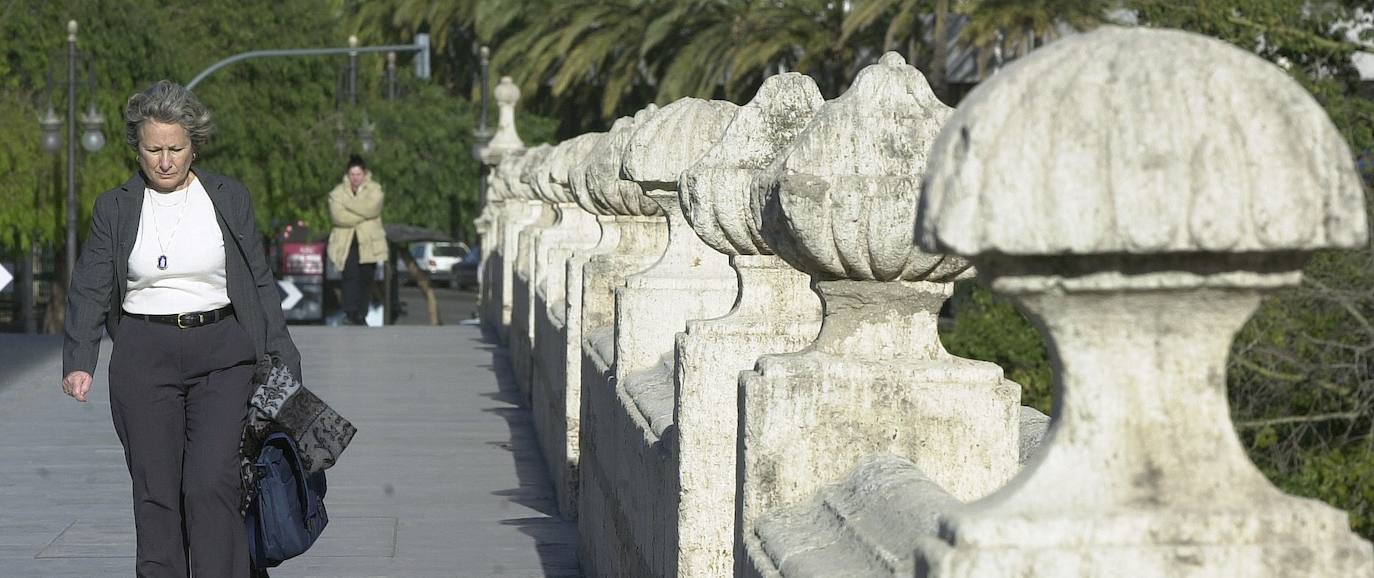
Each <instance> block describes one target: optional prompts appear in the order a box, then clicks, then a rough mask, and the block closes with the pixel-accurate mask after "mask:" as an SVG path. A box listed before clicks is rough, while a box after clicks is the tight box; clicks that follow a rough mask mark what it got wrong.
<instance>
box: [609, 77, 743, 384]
mask: <svg viewBox="0 0 1374 578" xmlns="http://www.w3.org/2000/svg"><path fill="white" fill-rule="evenodd" d="M737 108H739V107H737V106H736V105H734V104H731V103H729V102H725V101H714V100H712V101H708V100H701V99H695V98H684V99H681V100H678V101H676V102H673V103H672V104H669V105H668V106H665V107H663V109H662V110H660V111H658V113H657V114H655V115H653V116H652V117H650V118H649V119H648V121H646V122H645V123H644V124H643V126H641V127H639V128H638V129H636V130H635V131H634V133H633V134H632V135H631V136H630V142H629V144H628V145H627V146H626V148H625V162H624V164H623V165H622V166H621V175H622V176H623V177H625V178H627V179H629V180H632V181H635V182H636V183H638V184H639V187H640V189H641V190H643V191H644V194H645V195H646V196H648V197H649V198H651V199H653V201H654V202H655V203H657V204H658V205H659V207H660V208H661V209H662V210H663V212H664V213H665V214H666V215H667V216H668V246H667V248H665V249H664V251H663V256H662V257H660V258H659V260H658V261H657V262H655V263H654V264H653V265H652V266H650V267H649V268H648V269H646V270H644V271H641V272H639V273H636V274H634V275H631V276H629V277H627V278H626V279H625V287H624V288H621V289H617V290H616V319H615V323H616V340H615V374H616V378H617V379H619V380H621V381H624V380H625V379H626V378H627V377H628V376H629V375H630V374H631V373H633V372H636V371H640V370H645V369H650V368H651V367H652V366H653V365H654V364H656V363H658V362H659V360H660V359H661V358H663V357H664V356H665V355H666V354H670V353H671V352H672V351H673V336H674V335H676V334H677V332H678V331H681V330H682V329H683V328H684V327H686V323H687V320H689V319H702V318H709V317H719V316H720V315H722V314H724V313H725V312H726V311H728V310H729V307H730V303H731V302H732V301H733V300H734V296H735V275H734V272H733V271H731V270H730V266H729V260H728V259H727V258H726V257H725V255H722V254H720V253H718V252H716V251H714V250H712V249H711V248H709V247H707V246H706V245H705V244H704V243H702V242H701V239H700V238H699V237H697V235H696V233H695V232H693V231H692V229H691V227H690V226H689V225H688V224H687V221H686V219H685V218H684V217H683V215H682V205H681V203H680V201H679V200H678V178H679V177H680V176H681V175H682V173H683V171H685V170H687V168H688V167H690V166H692V165H693V164H694V163H695V162H696V161H697V160H698V159H700V158H701V157H702V155H704V154H706V152H707V151H709V150H710V149H711V148H712V147H713V146H715V144H716V143H718V142H720V139H721V136H722V135H723V134H724V132H725V127H726V125H728V124H729V123H730V118H731V117H732V116H733V114H734V111H735V109H737Z"/></svg>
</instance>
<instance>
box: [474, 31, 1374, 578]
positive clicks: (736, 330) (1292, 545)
mask: <svg viewBox="0 0 1374 578" xmlns="http://www.w3.org/2000/svg"><path fill="white" fill-rule="evenodd" d="M512 88H513V87H512ZM1178 95H1182V96H1181V97H1180V96H1178ZM1180 98H1181V100H1179V99H1180ZM509 100H510V104H511V106H513V104H514V99H513V98H512V99H509ZM504 110H505V109H504V108H503V116H502V119H503V121H504V120H505V119H506V118H507V117H506V116H505V115H504ZM512 134H513V133H512ZM508 136H509V135H508ZM493 142H495V141H493ZM502 142H503V143H508V144H507V145H505V146H504V148H502V149H501V150H499V151H497V152H493V153H492V154H490V155H487V156H484V162H486V163H487V164H488V167H489V168H488V171H487V174H488V187H487V191H488V194H487V199H486V201H487V202H486V205H485V206H484V207H483V213H482V216H481V217H480V218H479V224H480V226H481V230H482V232H483V235H484V237H483V246H484V247H483V252H484V263H483V269H482V275H481V280H482V284H483V287H482V299H483V309H482V310H483V313H482V318H483V323H484V324H485V325H486V326H487V327H488V328H489V329H491V330H493V331H494V332H496V334H497V335H508V336H509V337H508V339H509V343H510V353H511V358H512V359H511V363H512V365H513V366H514V368H515V373H516V376H517V380H518V381H519V382H520V383H521V388H522V391H524V392H526V395H527V396H528V397H529V400H528V401H529V403H530V404H531V405H532V407H533V408H534V414H535V422H536V429H537V430H538V435H539V440H540V443H541V446H542V449H543V455H544V458H545V460H546V461H547V462H548V466H549V469H550V472H551V473H552V477H553V479H554V482H555V486H556V488H557V493H558V501H559V509H560V511H561V512H562V514H563V515H564V516H565V517H567V518H573V517H576V518H577V519H578V528H579V534H580V545H579V555H580V558H581V563H582V568H583V571H584V573H585V574H586V575H589V576H663V577H667V576H683V577H718V576H729V575H735V576H768V577H776V576H819V575H827V576H929V577H937V576H938V577H942V578H956V577H957V578H968V577H975V576H1027V577H1039V576H1116V575H1121V574H1122V573H1123V572H1127V573H1129V574H1130V575H1137V576H1158V577H1165V576H1198V577H1201V576H1275V577H1277V576H1299V575H1300V576H1322V577H1336V576H1340V577H1345V576H1374V550H1372V549H1371V546H1370V544H1369V543H1368V542H1365V541H1363V540H1360V539H1359V538H1358V537H1356V536H1354V535H1353V534H1352V533H1351V532H1350V529H1349V524H1348V521H1347V519H1346V516H1345V514H1344V513H1343V512H1340V511H1338V510H1335V509H1332V508H1330V507H1327V506H1325V505H1323V504H1320V503H1317V502H1314V501H1311V500H1303V499H1298V498H1294V497H1291V496H1286V495H1284V494H1283V493H1282V492H1280V491H1279V490H1277V489H1275V488H1274V487H1273V486H1272V484H1270V483H1269V482H1268V481H1267V480H1265V479H1264V478H1263V476H1262V475H1260V474H1259V472H1258V470H1257V469H1256V468H1255V467H1254V466H1253V465H1252V464H1251V463H1250V462H1249V460H1248V459H1247V458H1246V456H1245V454H1244V452H1243V449H1242V448H1241V446H1240V445H1239V443H1238V440H1237V438H1236V436H1235V434H1234V432H1233V431H1232V428H1231V427H1230V419H1229V415H1228V413H1227V407H1226V399H1225V395H1224V392H1225V385H1224V375H1225V372H1224V368H1225V359H1226V353H1227V350H1228V347H1229V344H1230V341H1231V339H1232V337H1233V335H1234V332H1235V330H1237V329H1238V328H1239V326H1240V325H1241V324H1242V323H1243V322H1244V321H1245V320H1246V319H1247V318H1248V317H1249V315H1250V314H1251V312H1252V311H1253V310H1254V308H1255V306H1256V304H1257V302H1258V299H1259V296H1261V295H1262V294H1264V293H1265V292H1266V291H1270V290H1273V289H1275V288H1277V287H1282V286H1286V285H1291V284H1293V283H1295V282H1297V280H1298V279H1299V278H1300V274H1301V273H1300V267H1301V264H1302V262H1303V259H1304V258H1305V256H1306V254H1307V253H1308V252H1310V251H1312V250H1315V249H1318V248H1324V247H1338V248H1339V247H1354V246H1360V245H1362V244H1364V243H1367V224H1366V223H1365V217H1364V215H1365V211H1364V207H1363V205H1362V203H1363V202H1364V198H1363V195H1362V191H1361V189H1360V184H1359V182H1358V180H1357V178H1356V176H1355V173H1354V171H1353V167H1352V157H1351V155H1350V151H1349V150H1348V149H1347V147H1346V145H1345V144H1344V141H1343V140H1342V139H1341V137H1340V135H1339V134H1337V133H1336V131H1335V129H1334V128H1333V127H1332V125H1331V123H1330V121H1329V120H1328V119H1327V118H1326V117H1325V115H1324V113H1323V112H1322V111H1321V109H1320V107H1318V106H1317V105H1316V104H1315V103H1314V102H1313V101H1312V99H1311V97H1310V96H1308V95H1307V94H1306V93H1305V92H1303V91H1302V89H1301V88H1300V87H1299V86H1298V85H1297V84H1295V83H1294V82H1293V81H1292V80H1291V79H1289V78H1288V77H1287V76H1286V75H1284V74H1283V73H1282V71H1280V70H1278V69H1276V68H1274V67H1272V66H1271V65H1269V64H1267V63H1265V62H1264V61H1262V60H1259V59H1258V58H1256V57H1254V56H1253V55H1250V54H1247V53H1245V52H1243V51H1240V50H1237V49H1234V48H1231V47H1229V46H1227V45H1224V44H1222V43H1220V42H1217V41H1214V40H1210V39H1206V38H1203V37H1199V36H1194V35H1190V34H1184V33H1179V32H1173V31H1165V30H1143V29H1141V30H1134V29H1117V28H1110V27H1108V28H1104V29H1102V30H1100V31H1097V32H1093V33H1089V34H1084V35H1081V36H1075V37H1071V38H1066V39H1064V40H1061V41H1058V42H1056V43H1054V44H1052V45H1050V46H1047V47H1045V48H1042V49H1039V50H1037V51H1036V52H1034V53H1033V54H1031V55H1030V56H1029V57H1027V58H1024V59H1022V60H1020V61H1018V62H1017V63H1015V64H1014V65H1012V66H1010V67H1008V68H1007V69H1005V70H1004V71H1002V72H1000V73H999V74H998V75H997V76H995V77H993V78H992V79H990V80H989V81H987V82H985V83H984V84H983V85H982V86H980V87H978V88H977V89H976V90H975V91H974V92H973V93H972V94H971V95H970V96H969V97H968V99H967V100H966V101H965V102H964V103H963V104H962V105H961V107H960V108H959V110H958V111H954V110H953V109H950V108H949V107H947V106H945V105H944V104H942V103H941V102H939V101H938V100H937V99H936V98H935V97H934V95H933V94H932V93H931V91H930V88H929V86H928V85H927V83H926V81H925V79H924V77H923V76H922V75H921V74H920V73H919V72H918V71H917V70H916V69H915V68H913V67H911V66H909V65H908V64H907V63H906V62H904V61H903V60H902V58H901V57H900V56H898V55H897V54H887V55H884V56H883V57H882V58H881V59H880V61H879V62H878V63H876V64H874V65H872V66H869V67H866V68H864V69H863V70H861V71H860V72H859V74H858V76H857V77H856V78H855V81H854V83H853V85H852V86H851V87H850V88H849V89H848V90H847V91H846V92H845V93H844V94H842V95H840V96H839V97H838V98H836V99H834V100H831V101H828V102H827V101H824V100H823V99H822V98H821V96H820V93H819V92H818V91H817V89H816V87H815V84H814V83H813V82H812V81H811V80H810V79H809V78H807V77H805V76H802V75H798V74H782V75H778V76H775V77H772V78H769V79H767V80H766V81H765V82H764V83H763V84H762V86H761V87H760V89H759V91H758V93H757V94H756V95H755V96H754V98H753V99H752V100H751V101H750V102H748V103H746V104H744V105H743V106H736V105H734V104H731V103H727V102H721V101H704V100H697V99H690V98H689V99H682V100H679V101H676V102H673V103H671V104H668V105H666V106H664V107H663V108H661V109H659V108H657V107H653V106H651V107H649V108H647V109H645V110H643V111H640V112H639V113H637V114H635V115H633V116H632V117H625V118H622V119H619V120H617V121H616V122H615V123H613V124H612V126H611V127H610V129H609V130H608V131H607V132H606V133H594V134H588V135H582V136H579V137H577V138H574V139H570V140H568V141H566V142H564V143H561V144H559V145H557V146H547V145H545V146H543V147H536V148H534V149H530V150H528V151H524V150H522V148H521V147H522V146H523V145H521V146H513V145H509V143H511V142H516V143H518V138H516V139H515V140H514V141H512V140H511V139H510V138H506V139H504V140H503V141H502ZM1275 184H1278V185H1280V186H1277V187H1275V186H1274V185H1275ZM975 267H976V273H975V269H974V268H975ZM975 274H976V276H977V277H978V279H979V281H980V282H982V283H984V284H986V285H987V286H989V287H991V288H992V289H993V290H994V291H997V292H1000V293H1003V294H1006V295H1008V296H1010V297H1012V298H1013V299H1015V300H1016V301H1017V302H1018V303H1020V304H1021V306H1022V307H1024V308H1025V310H1026V311H1027V312H1028V313H1029V314H1030V315H1032V316H1033V317H1034V318H1035V320H1036V321H1037V323H1038V326H1039V327H1040V328H1041V329H1042V330H1043V331H1044V332H1045V334H1046V338H1047V340H1048V343H1049V345H1050V347H1051V353H1052V355H1053V357H1054V359H1055V368H1056V372H1057V374H1056V376H1055V378H1056V392H1057V393H1056V399H1057V401H1058V405H1057V406H1056V410H1055V419H1054V420H1049V418H1047V417H1046V416H1044V415H1042V414H1039V412H1036V411H1034V410H1031V409H1029V408H1025V407H1022V406H1021V405H1020V403H1019V398H1020V389H1019V387H1018V386H1017V385H1016V384H1015V383H1013V382H1011V381H1008V380H1006V379H1005V378H1004V377H1003V375H1002V371H1001V369H1000V368H998V367H997V366H995V365H993V364H990V363H985V362H980V361H973V360H968V359H962V358H958V357H955V356H953V355H951V354H949V353H948V352H947V351H946V350H945V349H944V348H943V347H942V346H941V344H940V341H939V338H938V334H937V332H936V319H937V315H938V312H939V310H940V307H941V305H942V303H943V302H944V301H945V300H946V298H947V297H948V296H949V295H950V292H951V284H952V282H953V281H954V280H956V279H963V278H970V277H973V276H974V275H975ZM503 328H506V329H503ZM1047 428H1048V430H1049V433H1046V430H1047ZM1042 438H1043V439H1044V440H1045V442H1044V443H1043V444H1042V443H1041V440H1042Z"/></svg>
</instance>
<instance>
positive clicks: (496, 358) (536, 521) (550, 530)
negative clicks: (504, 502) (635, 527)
mask: <svg viewBox="0 0 1374 578" xmlns="http://www.w3.org/2000/svg"><path fill="white" fill-rule="evenodd" d="M481 347H482V348H483V349H487V350H489V351H490V352H491V360H492V362H491V366H490V369H491V370H492V372H493V373H495V374H496V382H497V384H498V386H499V390H498V391H494V392H488V393H484V394H483V395H484V396H486V397H488V398H490V399H493V400H496V401H500V402H503V403H507V404H510V405H509V407H498V408H492V409H487V410H483V411H486V412H489V413H492V414H495V415H498V416H500V417H501V418H502V419H504V420H506V425H507V427H509V428H510V439H509V440H502V441H494V442H489V443H492V444H494V445H497V446H500V447H502V448H504V449H506V450H508V451H510V452H511V457H512V459H514V460H515V471H516V476H517V477H518V479H519V484H520V485H519V487H516V488H511V489H508V490H500V491H496V492H492V493H493V494H494V495H497V496H502V497H505V498H507V499H509V500H510V501H512V502H515V503H516V504H520V505H522V506H525V507H527V508H530V509H532V510H535V511H537V512H539V513H541V514H544V516H539V517H528V518H513V519H508V520H502V521H501V523H502V524H504V525H507V526H514V527H516V528H517V529H518V530H520V532H521V533H523V534H525V535H527V536H530V537H532V538H534V541H535V549H536V551H537V552H538V553H539V560H540V562H541V565H542V566H543V569H544V575H545V576H557V577H560V578H572V577H580V576H582V572H581V570H580V569H579V567H578V563H577V526H576V524H575V523H574V522H569V521H567V520H564V519H563V518H562V517H561V516H559V513H558V503H557V501H556V498H555V496H554V492H553V481H552V480H551V479H550V478H549V474H548V469H547V468H546V467H545V465H544V459H543V455H542V454H541V453H540V451H539V441H538V438H537V437H536V434H535V431H534V420H533V417H532V416H531V414H530V410H529V408H527V407H524V406H523V404H522V399H521V395H520V392H519V389H518V387H517V386H516V384H515V376H514V374H513V373H512V371H511V364H510V356H509V354H508V352H507V350H506V349H505V348H504V347H501V346H499V344H497V343H496V340H495V339H494V338H493V337H492V336H491V335H488V334H486V332H484V335H483V345H482V346H481Z"/></svg>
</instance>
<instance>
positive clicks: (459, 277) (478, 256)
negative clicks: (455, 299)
mask: <svg viewBox="0 0 1374 578" xmlns="http://www.w3.org/2000/svg"><path fill="white" fill-rule="evenodd" d="M481 261H482V246H481V245H478V246H476V247H472V248H471V249H468V254H466V255H463V259H462V260H461V261H458V262H457V263H454V264H453V266H452V267H450V268H449V278H448V279H449V280H448V286H449V287H453V288H455V289H468V288H472V287H476V286H477V265H478V264H479V263H481Z"/></svg>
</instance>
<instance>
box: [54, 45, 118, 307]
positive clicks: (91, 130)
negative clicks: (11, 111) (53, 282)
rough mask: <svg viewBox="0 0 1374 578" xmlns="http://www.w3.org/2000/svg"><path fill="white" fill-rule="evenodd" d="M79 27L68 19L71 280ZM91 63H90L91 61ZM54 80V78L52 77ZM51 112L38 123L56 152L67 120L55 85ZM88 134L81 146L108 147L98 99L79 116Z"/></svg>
mask: <svg viewBox="0 0 1374 578" xmlns="http://www.w3.org/2000/svg"><path fill="white" fill-rule="evenodd" d="M76 30H77V25H76V21H75V20H71V21H68V22H67V117H66V119H65V120H66V123H67V203H66V204H67V251H66V253H67V254H66V257H67V259H66V265H67V270H66V273H67V279H68V280H69V281H70V279H71V275H72V271H73V270H74V269H76V215H77V200H76V145H77V137H76V123H77V117H76V68H77V61H78V60H80V58H81V54H80V53H79V52H78V51H77V50H76ZM88 65H89V64H88ZM49 80H50V81H51V77H49ZM89 88H91V89H94V88H95V78H94V73H92V75H91V80H90V86H89ZM48 94H49V100H48V111H47V114H45V115H43V118H41V119H39V121H38V125H39V127H41V128H42V130H43V135H42V140H41V141H40V143H39V144H40V146H41V147H42V148H43V150H45V151H47V152H50V153H56V152H57V151H58V149H60V148H61V146H62V137H61V136H60V134H59V133H58V129H59V128H60V125H61V124H62V121H63V120H64V119H62V118H60V117H58V116H57V114H56V113H55V112H54V111H53V107H52V100H51V94H52V86H51V83H50V84H49V86H48ZM80 122H81V125H82V128H84V129H85V133H84V134H83V135H82V136H81V140H80V143H81V148H84V149H86V151H88V152H96V151H98V150H100V149H101V148H103V147H104V146H105V135H104V134H102V133H101V128H102V127H103V126H104V125H105V117H103V116H101V115H100V113H99V112H98V111H96V109H95V102H94V101H92V102H91V103H90V106H89V108H87V112H86V114H85V115H83V116H82V117H81V119H80Z"/></svg>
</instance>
